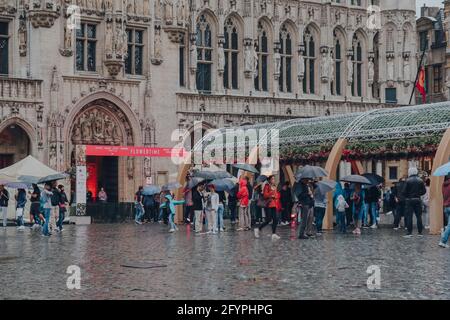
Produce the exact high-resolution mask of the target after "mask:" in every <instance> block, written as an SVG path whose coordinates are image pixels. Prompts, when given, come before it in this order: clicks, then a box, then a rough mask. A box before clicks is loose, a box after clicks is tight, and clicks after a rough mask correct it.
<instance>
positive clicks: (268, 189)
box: [254, 176, 281, 240]
mask: <svg viewBox="0 0 450 320" xmlns="http://www.w3.org/2000/svg"><path fill="white" fill-rule="evenodd" d="M268 181H269V183H268V184H266V185H265V186H264V191H263V198H264V201H265V211H266V221H265V222H264V223H263V224H262V225H261V226H259V228H255V230H254V231H255V238H259V232H260V231H261V230H262V229H263V228H264V227H265V226H267V225H268V224H269V223H270V221H272V240H278V239H280V237H279V236H278V235H277V234H276V231H277V224H278V213H277V208H278V211H281V210H280V209H281V203H280V193H279V192H278V190H277V185H276V182H275V177H274V176H270V177H269V179H268Z"/></svg>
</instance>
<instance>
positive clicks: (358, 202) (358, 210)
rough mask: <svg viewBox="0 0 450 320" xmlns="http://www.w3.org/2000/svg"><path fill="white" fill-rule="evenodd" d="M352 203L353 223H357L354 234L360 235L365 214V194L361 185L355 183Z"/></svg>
mask: <svg viewBox="0 0 450 320" xmlns="http://www.w3.org/2000/svg"><path fill="white" fill-rule="evenodd" d="M351 201H352V203H353V221H354V222H355V230H353V234H356V235H360V234H361V223H362V219H363V214H364V194H363V191H362V188H361V184H360V183H355V190H354V191H353V193H352V196H351Z"/></svg>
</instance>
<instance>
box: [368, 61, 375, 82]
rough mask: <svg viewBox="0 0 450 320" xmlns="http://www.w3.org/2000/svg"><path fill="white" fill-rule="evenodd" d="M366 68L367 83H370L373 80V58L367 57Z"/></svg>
mask: <svg viewBox="0 0 450 320" xmlns="http://www.w3.org/2000/svg"><path fill="white" fill-rule="evenodd" d="M367 68H368V80H369V85H372V84H373V82H374V80H375V64H374V62H373V58H369V65H368V67H367Z"/></svg>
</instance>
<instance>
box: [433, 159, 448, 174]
mask: <svg viewBox="0 0 450 320" xmlns="http://www.w3.org/2000/svg"><path fill="white" fill-rule="evenodd" d="M448 174H450V162H447V163H446V164H444V165H443V166H440V167H439V168H437V169H436V171H435V172H434V173H433V176H435V177H445V176H447V175H448Z"/></svg>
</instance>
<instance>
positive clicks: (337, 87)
mask: <svg viewBox="0 0 450 320" xmlns="http://www.w3.org/2000/svg"><path fill="white" fill-rule="evenodd" d="M333 36H334V63H335V66H334V78H333V79H332V80H331V81H332V82H331V90H332V91H331V92H332V94H334V95H336V96H340V95H342V66H343V60H342V43H343V41H342V40H341V38H340V37H339V36H338V34H337V32H336V30H335V31H334V34H333Z"/></svg>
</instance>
